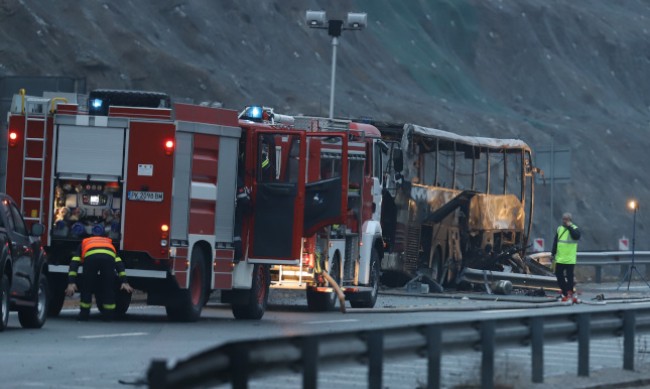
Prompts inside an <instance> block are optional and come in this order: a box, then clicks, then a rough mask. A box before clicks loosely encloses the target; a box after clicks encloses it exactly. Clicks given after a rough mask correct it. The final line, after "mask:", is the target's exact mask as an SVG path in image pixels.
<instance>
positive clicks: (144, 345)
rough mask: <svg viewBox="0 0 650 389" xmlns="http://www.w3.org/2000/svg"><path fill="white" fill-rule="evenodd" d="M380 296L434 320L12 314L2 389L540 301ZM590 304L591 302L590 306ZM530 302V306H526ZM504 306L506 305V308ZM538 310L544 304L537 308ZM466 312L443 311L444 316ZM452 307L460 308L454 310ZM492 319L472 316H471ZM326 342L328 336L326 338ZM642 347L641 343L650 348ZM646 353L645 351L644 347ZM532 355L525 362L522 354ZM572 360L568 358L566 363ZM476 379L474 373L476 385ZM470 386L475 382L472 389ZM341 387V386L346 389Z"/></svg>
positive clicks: (470, 358)
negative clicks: (176, 319) (32, 324)
mask: <svg viewBox="0 0 650 389" xmlns="http://www.w3.org/2000/svg"><path fill="white" fill-rule="evenodd" d="M430 296H431V295H428V296H427V297H420V296H404V295H399V294H382V295H380V297H379V300H378V303H377V307H378V308H381V309H385V310H390V309H393V308H397V307H399V308H401V309H404V308H405V307H406V308H408V309H412V310H418V309H425V308H430V309H432V310H434V311H433V312H409V313H404V312H393V313H349V314H345V315H344V314H341V313H340V312H326V313H312V312H308V311H307V309H306V302H305V300H304V298H303V296H302V294H301V293H298V292H285V291H276V290H274V291H273V292H272V294H271V306H270V307H269V310H268V311H267V313H266V314H265V316H264V318H263V319H262V320H261V321H236V320H234V319H233V317H232V314H231V312H230V309H229V308H228V307H226V306H223V305H220V304H216V303H211V304H209V305H208V306H207V307H206V309H205V310H204V312H203V314H202V317H201V319H200V320H199V321H198V322H196V323H171V322H168V321H167V319H166V316H165V311H164V308H162V307H147V306H143V305H138V304H134V305H133V306H132V307H131V309H130V310H129V313H128V315H127V317H126V318H125V320H123V321H119V322H111V323H105V322H102V321H101V320H100V317H99V314H98V313H97V312H96V311H94V313H93V315H92V316H91V321H90V322H87V323H81V322H77V321H76V320H75V317H76V314H77V309H76V308H71V306H74V302H75V301H74V300H72V301H70V302H69V304H67V305H66V306H67V307H70V308H66V309H64V311H63V312H62V313H61V315H60V317H57V318H49V319H48V321H47V323H46V325H45V327H43V328H42V329H40V330H24V329H21V328H20V325H19V323H18V318H17V315H15V314H13V313H12V314H11V317H10V322H9V328H8V329H7V330H6V331H5V332H3V333H0V365H1V366H2V368H1V369H0V387H2V388H30V387H34V388H118V387H130V386H131V385H135V384H138V383H140V384H141V383H142V380H143V378H144V377H145V375H146V371H147V369H148V367H149V364H150V362H151V360H152V359H153V358H165V359H174V358H176V359H178V358H184V357H187V356H189V355H192V354H194V353H196V352H199V351H203V350H205V349H207V348H211V347H214V346H216V345H220V344H222V343H224V342H227V341H231V340H238V339H251V338H264V337H272V336H290V335H300V334H310V333H314V332H322V333H327V332H329V331H336V330H352V329H362V328H363V329H367V328H373V327H378V326H384V325H395V326H398V325H403V324H406V323H426V322H437V321H443V322H444V321H447V320H454V319H458V318H463V317H476V315H481V316H486V315H494V316H498V315H503V314H507V312H508V310H509V309H512V308H515V309H516V305H517V304H521V307H522V308H519V309H529V308H525V307H529V306H530V304H531V301H534V300H535V298H527V297H516V296H515V297H514V298H513V299H514V300H517V299H523V301H521V302H518V301H512V300H513V299H504V298H503V297H501V298H500V299H499V301H495V299H496V298H497V297H495V296H492V297H487V299H486V300H468V299H460V296H454V295H450V296H447V297H446V298H431V297H430ZM585 297H586V296H585ZM526 299H527V300H526ZM503 300H505V301H503ZM537 301H540V300H539V298H537ZM446 307H447V308H449V309H458V307H464V308H466V309H468V310H467V311H446V310H445V308H446ZM450 307H455V308H450ZM475 308H476V309H478V308H481V309H485V308H491V309H487V310H481V311H477V310H473V309H475ZM542 309H549V310H562V309H574V310H580V309H583V307H581V306H572V307H567V306H561V307H558V306H555V307H550V308H542ZM325 336H326V335H325ZM646 339H647V338H646V337H643V338H642V339H641V338H640V341H644V342H645V340H646ZM621 342H622V341H621V339H610V340H607V341H595V342H592V354H591V365H592V369H599V368H606V367H608V366H609V367H620V366H621V364H622V362H621V361H622V356H621V355H622V346H621ZM646 343H647V342H646ZM576 349H577V345H576V344H575V343H572V344H567V345H557V346H547V349H546V358H545V360H546V366H545V372H547V374H548V375H549V378H551V376H552V375H558V376H559V375H561V374H573V376H574V377H575V372H576V371H577V370H576V369H577V368H576V363H575V358H572V357H575V355H577V354H576V353H577V351H576ZM527 353H528V356H526V354H527ZM567 356H569V358H567ZM497 360H498V361H499V362H497V366H502V367H503V368H502V369H497V375H498V376H499V375H501V376H502V379H503V380H506V381H508V382H510V381H513V380H516V379H523V380H524V382H528V383H529V382H530V366H529V365H530V362H529V361H530V356H529V350H528V349H525V348H521V349H509V350H499V353H498V354H497ZM479 366H480V354H478V353H469V354H466V355H465V354H464V355H453V356H449V357H444V358H443V374H444V377H445V378H444V380H443V381H444V382H445V385H446V386H447V387H452V386H453V385H456V384H460V383H471V382H474V381H475V376H477V375H478V368H479ZM425 371H426V370H425V362H424V361H423V360H417V361H401V362H400V361H398V362H395V363H387V364H386V366H385V373H384V376H385V378H384V380H385V384H386V386H387V387H391V388H401V387H404V388H415V387H418V386H420V385H421V384H422V383H423V382H425V381H424V377H425ZM473 373H476V375H474V374H473ZM319 379H320V382H321V387H332V386H334V385H337V386H339V387H366V385H367V381H366V373H365V368H364V367H362V366H353V367H350V368H345V369H335V370H334V371H331V370H328V371H326V372H325V373H323V374H322V375H321V376H320V378H319ZM473 380H474V381H473ZM300 385H301V384H300V375H299V374H285V375H283V376H280V377H276V378H273V379H271V380H270V381H265V380H262V381H259V382H254V383H253V384H252V387H265V388H267V387H269V388H270V387H278V388H279V387H283V388H286V387H300ZM341 385H342V386H341Z"/></svg>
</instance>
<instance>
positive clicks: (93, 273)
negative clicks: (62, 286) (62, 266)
mask: <svg viewBox="0 0 650 389" xmlns="http://www.w3.org/2000/svg"><path fill="white" fill-rule="evenodd" d="M81 264H83V273H82V274H81V285H80V286H81V299H80V300H81V301H80V302H79V306H80V311H79V316H78V318H77V320H79V321H87V320H88V318H89V316H90V306H91V304H92V293H93V291H95V297H97V294H98V293H101V296H102V310H103V312H102V313H103V319H104V320H107V321H110V320H112V319H113V317H114V313H115V289H114V286H115V270H117V275H118V277H119V278H120V281H121V282H122V284H121V286H120V289H121V290H124V291H126V292H128V293H131V292H133V288H132V287H131V286H130V285H129V284H128V282H127V281H126V270H125V268H124V263H123V262H122V259H121V258H120V257H119V256H117V251H116V250H115V246H113V243H112V241H111V240H110V239H109V238H105V237H101V236H92V237H89V238H86V239H84V240H83V241H82V242H81V246H80V247H79V249H78V250H77V252H76V253H75V255H74V256H73V257H72V261H71V262H70V271H69V272H68V287H67V288H66V290H65V292H66V295H68V296H72V295H73V294H74V293H75V292H76V291H77V282H76V281H77V270H78V269H79V265H81ZM98 273H99V275H98ZM96 287H97V288H98V289H96V290H95V288H96Z"/></svg>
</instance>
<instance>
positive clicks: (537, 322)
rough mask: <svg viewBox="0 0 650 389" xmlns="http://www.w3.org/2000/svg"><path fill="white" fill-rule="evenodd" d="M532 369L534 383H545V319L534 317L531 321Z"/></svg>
mask: <svg viewBox="0 0 650 389" xmlns="http://www.w3.org/2000/svg"><path fill="white" fill-rule="evenodd" d="M530 347H531V351H530V353H531V359H532V361H531V363H532V366H531V369H532V373H533V382H536V383H541V382H544V319H543V318H542V317H534V318H532V319H531V321H530Z"/></svg>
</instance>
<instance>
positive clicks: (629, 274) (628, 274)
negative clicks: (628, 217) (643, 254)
mask: <svg viewBox="0 0 650 389" xmlns="http://www.w3.org/2000/svg"><path fill="white" fill-rule="evenodd" d="M630 208H632V209H633V210H634V216H633V220H634V221H633V222H632V263H631V264H630V266H629V267H628V268H627V271H626V272H625V275H624V276H623V278H622V279H621V281H620V282H619V283H618V287H617V288H616V290H619V289H620V288H621V285H622V284H623V282H625V279H626V278H627V290H628V291H629V290H630V282H631V281H632V272H633V271H635V272H636V274H637V275H638V276H639V278H641V279H642V280H643V282H645V284H646V285H648V288H650V284H649V283H648V280H646V279H645V278H644V277H643V275H642V274H641V272H640V271H639V269H637V267H636V263H635V262H634V242H635V240H636V212H637V211H638V210H639V204H638V203H637V202H636V201H634V200H632V201H630Z"/></svg>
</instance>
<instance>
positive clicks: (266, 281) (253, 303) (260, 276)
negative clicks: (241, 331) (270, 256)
mask: <svg viewBox="0 0 650 389" xmlns="http://www.w3.org/2000/svg"><path fill="white" fill-rule="evenodd" d="M270 285H271V271H270V270H269V266H267V265H260V264H257V265H255V267H254V268H253V285H252V287H251V290H250V291H243V292H248V293H249V295H248V303H247V304H232V314H233V315H234V316H235V319H247V320H259V319H261V318H262V316H264V312H265V311H266V305H267V304H268V301H269V287H270Z"/></svg>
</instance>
